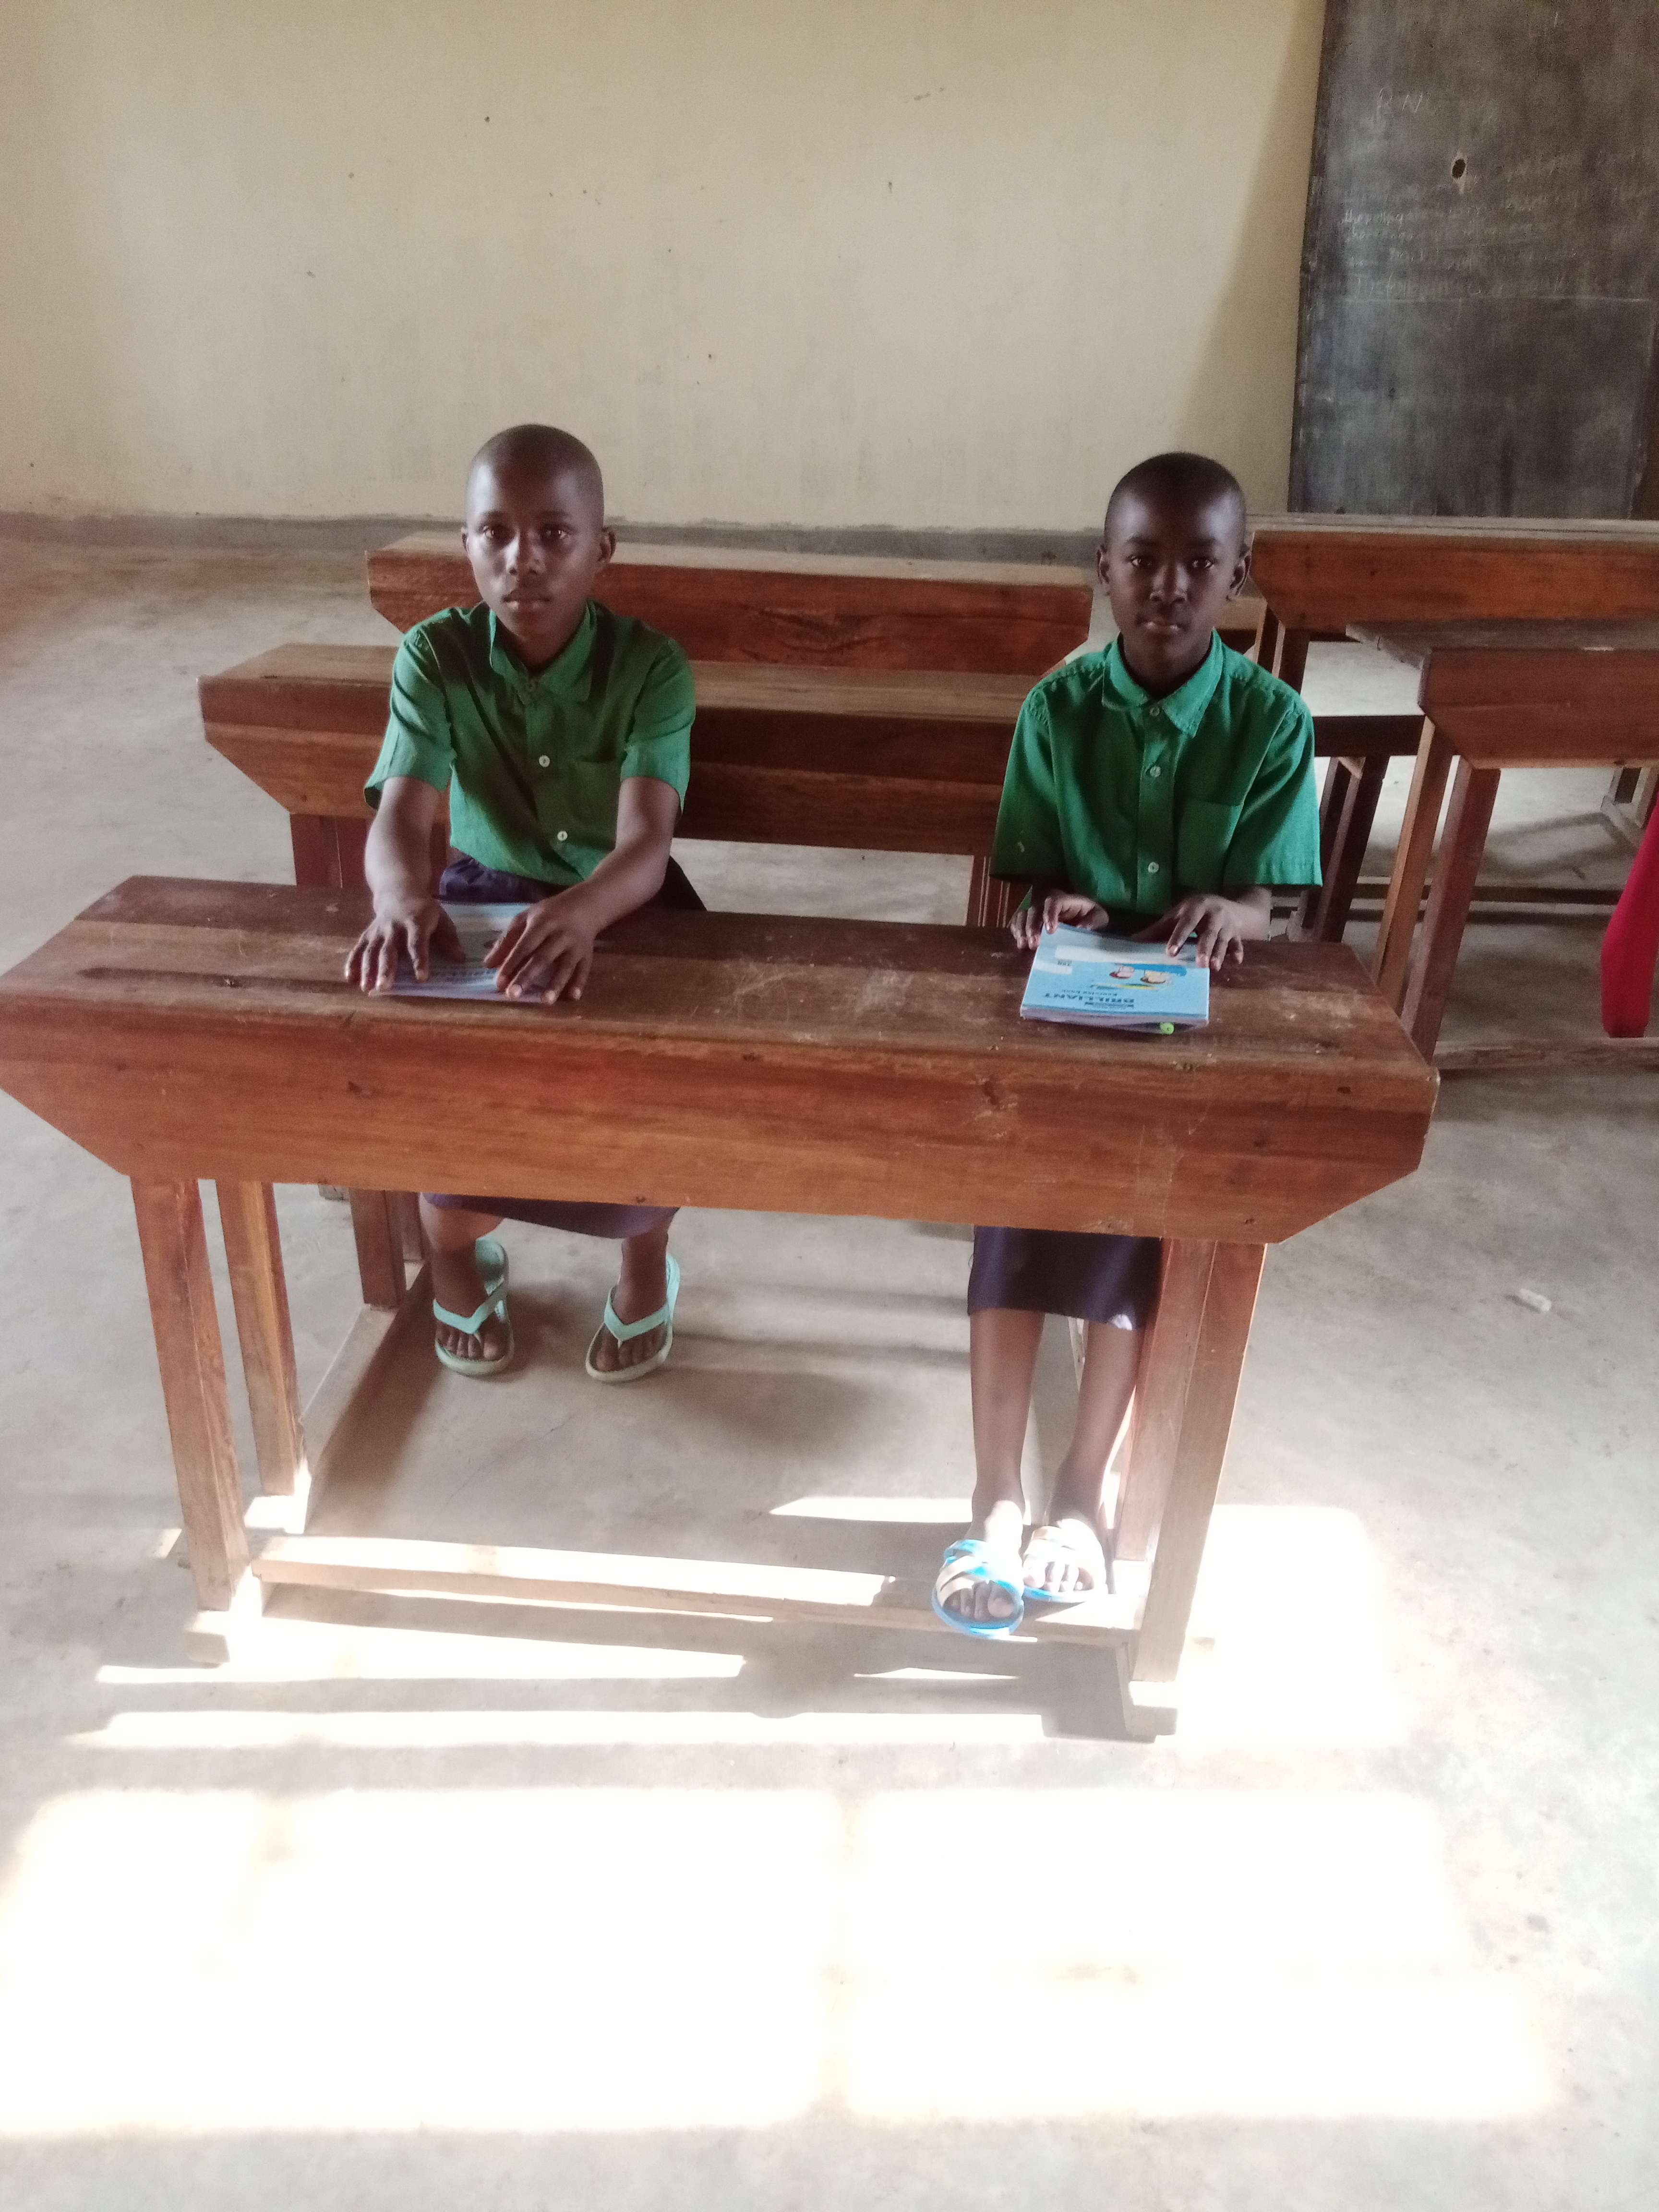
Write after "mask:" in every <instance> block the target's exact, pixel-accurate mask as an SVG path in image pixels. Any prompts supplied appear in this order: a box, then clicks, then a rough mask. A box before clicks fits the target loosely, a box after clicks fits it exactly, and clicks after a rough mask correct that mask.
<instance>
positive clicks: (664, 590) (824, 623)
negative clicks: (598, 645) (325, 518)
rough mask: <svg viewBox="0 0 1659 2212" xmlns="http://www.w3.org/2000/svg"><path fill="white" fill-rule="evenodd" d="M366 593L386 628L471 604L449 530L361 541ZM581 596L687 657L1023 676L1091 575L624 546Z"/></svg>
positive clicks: (1074, 639) (1065, 648) (1080, 610)
mask: <svg viewBox="0 0 1659 2212" xmlns="http://www.w3.org/2000/svg"><path fill="white" fill-rule="evenodd" d="M368 596H369V599H370V602H371V604H372V605H374V607H375V608H376V609H377V611H379V612H380V613H381V614H383V615H384V616H385V617H386V620H387V621H388V622H389V623H393V624H394V625H395V626H396V627H397V628H398V629H412V628H413V627H414V625H415V624H416V623H417V622H423V621H424V620H425V619H426V617H427V616H428V615H435V614H436V613H438V612H439V611H440V610H441V608H444V607H470V606H474V605H477V599H478V589H477V585H476V584H475V583H474V582H473V580H472V571H471V568H470V566H469V565H468V562H467V559H466V556H465V554H464V553H463V552H462V550H461V544H460V534H459V531H455V530H445V531H434V530H423V531H417V532H414V533H413V534H412V535H411V536H410V537H407V538H398V540H397V541H396V543H395V544H391V545H387V546H383V547H382V548H381V549H380V550H379V551H377V552H374V553H371V554H370V555H369V556H368ZM594 596H595V598H597V599H601V600H603V601H604V603H605V605H606V606H608V607H611V608H612V609H614V611H616V612H617V614H622V615H633V616H635V617H637V618H638V620H640V621H641V622H645V623H650V624H651V626H652V628H653V629H659V630H663V631H665V632H666V633H667V635H669V636H670V637H671V638H675V639H677V640H678V642H679V643H680V644H681V645H682V646H683V647H684V649H685V651H686V653H688V654H689V655H690V658H691V659H693V660H710V661H712V660H756V661H764V662H769V663H771V664H773V665H782V666H788V667H797V668H886V669H906V668H908V669H917V670H923V669H949V670H954V671H958V672H960V673H962V674H965V675H980V676H1024V677H1027V678H1032V679H1035V678H1037V677H1039V676H1041V675H1042V673H1043V671H1045V670H1046V669H1049V668H1052V667H1053V666H1054V663H1055V662H1056V661H1058V660H1063V659H1065V657H1066V654H1067V653H1070V652H1072V651H1073V649H1074V647H1077V646H1079V645H1081V644H1082V642H1083V641H1084V639H1085V637H1086V636H1087V635H1088V634H1089V618H1090V613H1091V609H1092V606H1093V604H1094V578H1093V576H1092V574H1091V573H1090V571H1089V570H1088V569H1086V568H1066V567H1061V566H1059V565H1057V564H1056V565H1054V566H1050V565H1048V564H1047V563H1045V562H986V561H884V560H877V559H873V558H867V557H866V556H863V555H857V556H854V555H834V554H824V553H755V552H746V551H727V550H722V549H720V548H719V547H715V546H708V545H655V544H621V545H618V547H617V554H616V558H615V560H614V561H612V562H611V566H610V567H609V568H607V569H606V570H605V572H604V574H602V575H601V576H600V578H599V582H598V583H597V584H596V585H595V586H594Z"/></svg>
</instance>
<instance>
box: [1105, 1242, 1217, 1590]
mask: <svg viewBox="0 0 1659 2212" xmlns="http://www.w3.org/2000/svg"><path fill="white" fill-rule="evenodd" d="M1215 1249H1216V1248H1215V1246H1214V1245H1213V1244H1212V1243H1200V1241H1198V1240H1197V1239H1195V1238H1193V1237H1172V1238H1170V1239H1169V1240H1168V1241H1167V1242H1166V1243H1165V1244H1164V1273H1163V1279H1162V1281H1161V1282H1160V1284H1159V1285H1158V1310H1157V1312H1156V1313H1155V1314H1154V1315H1153V1316H1152V1328H1150V1329H1149V1330H1148V1331H1147V1334H1146V1349H1145V1350H1144V1351H1143V1352H1142V1353H1141V1357H1140V1374H1139V1379H1138V1380H1137V1382H1136V1384H1135V1410H1134V1427H1133V1431H1132V1432H1131V1435H1130V1438H1129V1455H1128V1466H1127V1470H1126V1473H1125V1476H1124V1482H1123V1495H1122V1497H1121V1499H1120V1500H1119V1503H1118V1509H1117V1526H1116V1527H1115V1528H1114V1529H1113V1531H1112V1555H1113V1557H1114V1558H1115V1559H1130V1560H1134V1559H1146V1558H1149V1557H1150V1556H1151V1553H1152V1547H1153V1545H1154V1544H1155V1543H1156V1542H1157V1541H1158V1522H1159V1521H1160V1520H1161V1519H1162V1517H1163V1513H1164V1498H1166V1497H1167V1496H1168V1494H1169V1488H1170V1474H1171V1473H1172V1472H1173V1469H1174V1467H1175V1456H1176V1445H1177V1444H1178V1443H1179V1442H1180V1440H1181V1423H1182V1416H1183V1415H1184V1414H1185V1413H1186V1410H1187V1393H1188V1389H1189V1387H1190V1385H1191V1383H1192V1376H1193V1361H1194V1355H1195V1353H1196V1351H1197V1347H1198V1334H1199V1328H1200V1323H1201V1322H1202V1320H1203V1316H1204V1298H1205V1293H1206V1291H1207V1290H1208V1289H1209V1285H1210V1272H1211V1269H1212V1266H1213V1264H1214V1261H1215Z"/></svg>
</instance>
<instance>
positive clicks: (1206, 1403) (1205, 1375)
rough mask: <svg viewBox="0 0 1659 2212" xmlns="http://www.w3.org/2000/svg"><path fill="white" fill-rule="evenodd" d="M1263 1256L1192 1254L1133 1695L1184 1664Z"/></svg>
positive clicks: (1238, 1250)
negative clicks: (1186, 1372)
mask: <svg viewBox="0 0 1659 2212" xmlns="http://www.w3.org/2000/svg"><path fill="white" fill-rule="evenodd" d="M1263 1257H1264V1255H1263V1252H1262V1249H1261V1246H1260V1245H1259V1244H1229V1243H1220V1244H1215V1245H1206V1246H1205V1247H1204V1248H1203V1249H1201V1250H1200V1251H1199V1252H1196V1253H1194V1255H1193V1264H1194V1271H1195V1272H1198V1271H1201V1272H1202V1273H1203V1274H1204V1276H1205V1284H1204V1291H1203V1300H1202V1311H1201V1316H1200V1321H1199V1325H1198V1330H1197V1335H1196V1341H1195V1342H1194V1344H1193V1347H1192V1352H1191V1377H1190V1381H1189V1383H1188V1389H1187V1393H1186V1398H1185V1402H1184V1404H1183V1406H1182V1413H1181V1426H1180V1433H1179V1436H1178V1437H1177V1439H1176V1446H1175V1450H1174V1453H1173V1463H1172V1466H1171V1468H1170V1477H1169V1486H1168V1492H1167V1494H1166V1496H1165V1498H1164V1510H1163V1512H1162V1515H1161V1516H1160V1518H1159V1523H1158V1548H1157V1550H1156V1552H1155V1553H1153V1556H1152V1576H1151V1578H1150V1580H1149V1581H1148V1583H1147V1585H1146V1605H1145V1607H1144V1608H1143V1610H1142V1613H1141V1619H1140V1635H1139V1638H1138V1640H1137V1642H1136V1644H1135V1653H1134V1662H1133V1668H1132V1670H1131V1674H1132V1680H1133V1682H1134V1684H1136V1685H1137V1686H1152V1687H1158V1686H1165V1685H1168V1684H1170V1683H1172V1682H1173V1681H1174V1680H1175V1678H1176V1673H1177V1671H1178V1670H1179V1668H1180V1665H1181V1655H1182V1650H1183V1648H1184V1646H1185V1644H1186V1640H1187V1626H1188V1620H1190V1619H1191V1616H1192V1609H1193V1593H1194V1590H1195V1589H1197V1587H1198V1570H1199V1565H1200V1561H1201V1559H1203V1556H1204V1540H1205V1538H1206V1535H1207V1534H1208V1533H1209V1527H1210V1515H1211V1512H1212V1510H1213V1508H1214V1505H1215V1498H1216V1492H1217V1491H1218V1488H1219V1487H1220V1483H1221V1469H1222V1462H1224V1460H1225V1458H1226V1455H1227V1439H1228V1437H1229V1436H1230V1435H1231V1431H1232V1420H1233V1407H1234V1406H1235V1405H1236V1404H1237V1399H1238V1383H1239V1377H1240V1376H1241V1375H1242V1374H1243V1369H1244V1351H1245V1346H1247V1345H1248V1344H1249V1338H1250V1322H1251V1321H1252V1319H1253V1317H1254V1316H1255V1301H1256V1293H1257V1291H1258V1290H1259V1289H1260V1287H1261V1264H1262V1260H1263Z"/></svg>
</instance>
